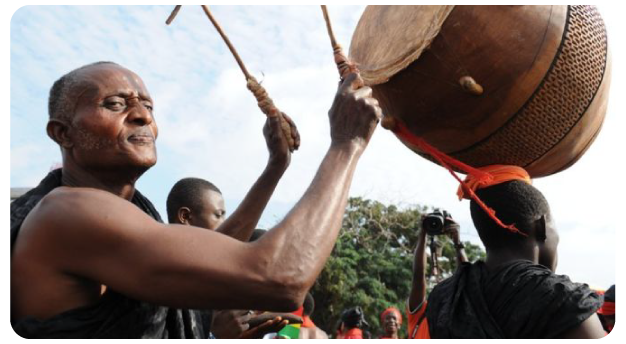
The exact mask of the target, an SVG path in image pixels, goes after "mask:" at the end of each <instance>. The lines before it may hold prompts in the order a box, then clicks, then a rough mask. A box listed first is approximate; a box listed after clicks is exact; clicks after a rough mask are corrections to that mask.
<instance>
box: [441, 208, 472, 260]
mask: <svg viewBox="0 0 626 344" xmlns="http://www.w3.org/2000/svg"><path fill="white" fill-rule="evenodd" d="M460 229H461V226H459V224H458V223H456V222H455V221H454V220H453V219H452V218H451V217H446V221H445V224H444V227H443V232H444V233H446V234H447V235H448V236H449V237H450V239H452V243H453V244H454V250H455V251H456V264H457V269H458V268H459V266H461V263H465V262H468V261H469V260H468V259H467V255H466V254H465V250H464V249H463V247H464V246H463V243H462V242H461V236H460V235H459V232H460Z"/></svg>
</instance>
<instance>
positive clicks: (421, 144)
mask: <svg viewBox="0 0 626 344" xmlns="http://www.w3.org/2000/svg"><path fill="white" fill-rule="evenodd" d="M388 126H389V127H386V128H389V129H391V130H392V131H393V133H394V134H396V136H398V137H399V138H400V139H402V141H404V142H406V143H409V144H411V145H412V146H414V147H416V148H418V149H419V150H420V151H422V152H424V153H426V154H428V155H430V156H431V157H432V158H433V159H435V160H436V161H437V162H438V163H439V164H440V165H441V166H443V167H444V168H445V169H447V170H448V172H450V174H451V175H452V176H453V177H454V178H455V179H456V180H457V181H458V182H459V184H461V186H460V187H461V188H462V192H463V194H464V195H466V196H468V198H471V199H473V200H474V201H476V203H478V205H479V206H480V207H481V208H482V209H483V210H484V211H485V212H486V213H487V214H488V215H489V217H491V218H492V219H493V220H494V221H495V222H496V223H497V224H498V225H499V226H500V227H502V228H505V229H508V230H509V231H511V232H513V233H518V234H521V235H523V236H526V234H525V233H523V232H522V231H520V230H519V229H518V228H517V227H515V225H514V224H512V225H506V224H504V223H502V221H500V219H498V217H497V216H496V212H495V211H494V210H493V209H491V208H489V207H488V206H487V205H486V204H485V203H483V201H482V200H481V199H480V198H479V197H478V196H476V194H475V193H474V190H472V189H471V188H470V187H468V184H467V182H466V181H467V178H471V179H478V181H479V182H484V181H487V180H490V179H496V178H493V176H492V175H490V173H487V172H484V171H482V170H481V169H484V168H491V167H493V166H499V167H502V166H503V165H492V166H486V167H483V168H474V167H472V166H469V165H467V164H464V163H462V162H461V161H459V160H457V159H455V158H453V157H451V156H449V155H447V154H445V153H443V152H441V151H439V150H438V149H437V148H435V147H433V146H431V145H430V144H428V143H427V142H426V141H425V140H424V139H422V138H421V137H418V136H415V135H414V134H413V133H412V132H411V131H409V129H408V128H407V127H406V125H405V124H404V123H402V121H400V120H399V119H397V118H392V120H391V121H389V124H388ZM453 168H457V169H458V170H461V171H463V172H464V173H466V174H467V178H466V181H462V180H461V178H459V176H457V175H456V173H455V172H454V170H453ZM518 168H520V169H521V167H518ZM522 170H523V169H522ZM524 172H525V171H524ZM526 175H528V174H527V173H526ZM514 179H522V180H526V179H528V181H530V178H514ZM508 180H513V179H508ZM502 182H504V181H500V182H499V183H502ZM478 184H482V183H478ZM495 184H498V183H494V184H491V185H495Z"/></svg>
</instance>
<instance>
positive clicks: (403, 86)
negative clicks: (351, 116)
mask: <svg viewBox="0 0 626 344" xmlns="http://www.w3.org/2000/svg"><path fill="white" fill-rule="evenodd" d="M350 58H351V59H352V60H353V61H354V62H356V63H357V64H358V66H359V69H360V70H361V76H362V77H363V79H364V80H365V83H366V84H367V85H369V86H371V87H372V88H373V89H374V96H375V97H376V98H377V99H378V100H379V101H380V104H381V107H382V109H383V111H384V113H385V115H388V116H393V117H394V118H396V119H398V120H401V121H402V122H403V123H404V124H405V125H406V127H407V128H408V129H409V131H410V132H411V133H412V134H414V135H416V136H419V137H422V138H423V139H425V140H426V141H427V142H428V143H430V144H431V145H433V146H435V147H436V148H438V149H439V150H440V151H442V152H444V153H447V154H448V155H450V156H452V157H454V158H456V159H458V160H460V161H462V162H464V163H466V164H469V165H471V166H474V167H480V166H485V165H492V164H506V165H517V166H522V167H524V168H526V170H527V171H528V172H529V174H530V175H531V176H533V177H541V176H547V175H550V174H553V173H556V172H559V171H562V170H564V169H566V168H568V167H569V166H571V165H572V164H573V163H575V162H576V161H577V160H578V159H579V158H580V157H581V156H582V155H583V154H584V152H585V151H586V150H587V149H588V148H589V146H590V145H591V143H592V142H593V140H594V139H595V138H596V136H597V135H598V133H599V131H600V127H601V126H602V121H603V119H604V115H605V113H606V106H607V100H608V91H609V83H610V56H609V54H608V47H607V38H606V30H605V27H604V23H603V21H602V18H601V17H600V15H599V13H598V10H597V9H596V8H595V7H593V6H368V7H367V8H366V9H365V12H364V13H363V16H362V17H361V19H360V21H359V24H358V26H357V28H356V30H355V32H354V35H353V37H352V43H351V46H350ZM404 143H405V145H407V146H408V147H409V148H411V149H413V150H414V151H416V152H417V153H418V154H421V155H423V156H426V155H425V154H423V152H421V151H420V150H419V149H418V148H417V147H414V146H412V145H411V144H409V143H407V142H404ZM426 157H427V158H429V157H428V156H426Z"/></svg>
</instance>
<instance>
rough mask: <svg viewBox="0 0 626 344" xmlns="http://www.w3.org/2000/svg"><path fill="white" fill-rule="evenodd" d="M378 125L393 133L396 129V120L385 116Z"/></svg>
mask: <svg viewBox="0 0 626 344" xmlns="http://www.w3.org/2000/svg"><path fill="white" fill-rule="evenodd" d="M380 125H381V126H382V127H383V128H385V129H387V130H391V131H394V129H396V119H395V118H393V116H390V115H385V116H383V119H382V120H381V121H380Z"/></svg>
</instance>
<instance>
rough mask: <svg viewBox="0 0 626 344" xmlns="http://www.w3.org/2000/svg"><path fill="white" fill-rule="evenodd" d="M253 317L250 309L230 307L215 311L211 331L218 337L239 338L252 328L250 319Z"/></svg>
mask: <svg viewBox="0 0 626 344" xmlns="http://www.w3.org/2000/svg"><path fill="white" fill-rule="evenodd" d="M251 317H252V313H251V312H250V311H242V310H229V309H226V310H216V311H213V318H212V320H211V332H212V333H213V335H215V337H216V338H218V339H232V338H239V337H240V336H242V335H243V334H244V333H245V332H246V331H247V330H248V329H249V328H250V326H249V325H248V321H249V320H250V318H251Z"/></svg>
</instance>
